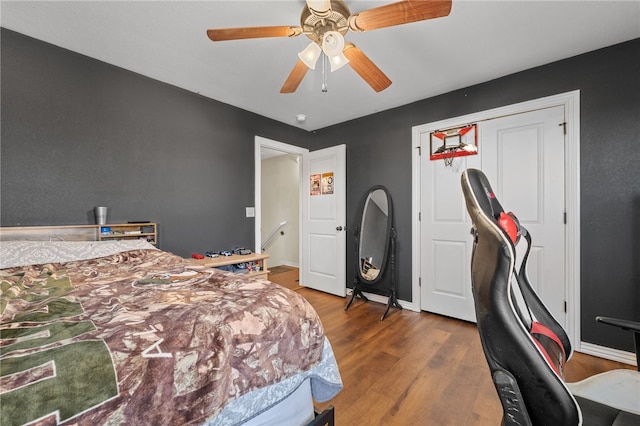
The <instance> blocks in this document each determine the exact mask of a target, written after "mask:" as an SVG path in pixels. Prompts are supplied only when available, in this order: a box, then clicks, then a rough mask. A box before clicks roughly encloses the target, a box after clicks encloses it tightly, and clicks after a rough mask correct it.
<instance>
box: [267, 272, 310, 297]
mask: <svg viewBox="0 0 640 426" xmlns="http://www.w3.org/2000/svg"><path fill="white" fill-rule="evenodd" d="M269 271H270V272H269V275H268V276H267V279H268V280H269V281H271V282H273V283H278V284H280V285H281V286H283V287H286V288H288V289H291V290H296V291H297V290H300V289H301V288H302V287H300V280H299V277H300V272H299V270H298V268H295V267H292V266H276V267H272V268H269Z"/></svg>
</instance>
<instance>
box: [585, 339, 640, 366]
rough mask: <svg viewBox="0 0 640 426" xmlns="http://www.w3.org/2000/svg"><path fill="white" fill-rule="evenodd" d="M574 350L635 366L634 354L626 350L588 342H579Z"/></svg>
mask: <svg viewBox="0 0 640 426" xmlns="http://www.w3.org/2000/svg"><path fill="white" fill-rule="evenodd" d="M576 351H577V352H581V353H583V354H587V355H593V356H597V357H600V358H604V359H608V360H610V361H617V362H622V363H624V364H629V365H635V366H637V362H636V354H634V353H631V352H627V351H621V350H619V349H612V348H607V347H606V346H600V345H595V344H593V343H588V342H580V347H579V348H576Z"/></svg>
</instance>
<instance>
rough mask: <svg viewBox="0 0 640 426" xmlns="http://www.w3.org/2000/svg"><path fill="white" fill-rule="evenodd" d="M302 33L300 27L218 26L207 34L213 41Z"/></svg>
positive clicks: (287, 35) (291, 35) (286, 35)
mask: <svg viewBox="0 0 640 426" xmlns="http://www.w3.org/2000/svg"><path fill="white" fill-rule="evenodd" d="M300 34H302V28H300V27H287V26H279V27H241V28H218V29H212V30H207V36H208V37H209V38H210V39H211V41H227V40H241V39H246V38H264V37H295V36H298V35H300Z"/></svg>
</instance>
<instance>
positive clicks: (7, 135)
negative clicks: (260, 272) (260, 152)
mask: <svg viewBox="0 0 640 426" xmlns="http://www.w3.org/2000/svg"><path fill="white" fill-rule="evenodd" d="M1 54H2V57H1V59H2V82H1V90H2V105H1V106H2V145H1V156H2V168H1V189H2V191H1V193H2V195H1V210H0V212H1V218H0V219H1V224H2V226H18V225H22V226H29V225H43V224H51V225H67V224H84V223H93V220H94V218H93V213H92V209H93V207H94V206H96V205H105V206H108V207H109V221H110V222H111V223H117V222H127V221H132V220H151V221H157V222H158V223H159V241H160V247H161V248H162V249H164V250H167V251H171V252H174V253H176V254H179V255H183V256H188V255H190V254H191V253H192V252H195V251H198V252H204V251H207V250H220V249H229V248H233V247H235V246H243V247H253V246H254V219H253V218H246V217H245V207H246V206H253V205H254V161H253V152H254V137H255V135H260V136H264V137H266V138H269V139H274V140H278V141H282V142H285V143H289V144H292V145H297V146H303V147H306V146H307V145H308V140H309V133H308V132H306V131H304V130H300V129H297V128H294V127H292V126H287V125H285V124H282V123H279V122H276V121H273V120H269V119H266V118H264V117H262V116H259V115H256V114H253V113H250V112H247V111H244V110H241V109H238V108H235V107H232V106H229V105H226V104H223V103H220V102H217V101H214V100H211V99H208V98H205V97H202V96H199V95H196V94H194V93H191V92H187V91H185V90H182V89H179V88H176V87H174V86H170V85H167V84H164V83H160V82H158V81H155V80H152V79H149V78H146V77H143V76H141V75H138V74H135V73H132V72H129V71H126V70H123V69H121V68H118V67H115V66H112V65H109V64H105V63H104V62H100V61H97V60H94V59H91V58H88V57H86V56H82V55H80V54H77V53H73V52H70V51H68V50H64V49H61V48H58V47H55V46H52V45H50V44H46V43H43V42H41V41H38V40H35V39H32V38H29V37H25V36H23V35H21V34H18V33H15V32H12V31H9V30H6V29H2V48H1Z"/></svg>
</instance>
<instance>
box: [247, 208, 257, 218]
mask: <svg viewBox="0 0 640 426" xmlns="http://www.w3.org/2000/svg"><path fill="white" fill-rule="evenodd" d="M246 210H247V217H256V208H255V207H247V208H246Z"/></svg>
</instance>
